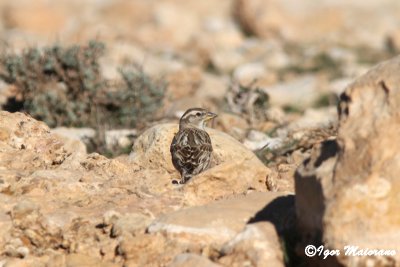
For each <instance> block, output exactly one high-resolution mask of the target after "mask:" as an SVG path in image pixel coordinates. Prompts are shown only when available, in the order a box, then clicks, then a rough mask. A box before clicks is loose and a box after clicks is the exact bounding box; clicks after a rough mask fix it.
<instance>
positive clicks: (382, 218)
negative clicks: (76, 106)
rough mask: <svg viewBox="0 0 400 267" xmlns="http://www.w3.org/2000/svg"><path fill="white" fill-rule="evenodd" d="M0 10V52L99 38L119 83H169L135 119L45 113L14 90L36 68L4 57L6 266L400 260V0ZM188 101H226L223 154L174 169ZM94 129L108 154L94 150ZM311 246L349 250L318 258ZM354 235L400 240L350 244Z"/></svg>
mask: <svg viewBox="0 0 400 267" xmlns="http://www.w3.org/2000/svg"><path fill="white" fill-rule="evenodd" d="M0 10H1V12H0V33H1V34H0V39H1V42H0V47H1V48H2V55H4V54H7V53H10V51H12V52H15V53H17V54H18V53H22V52H23V51H24V50H26V49H27V48H28V47H32V46H35V47H38V48H43V47H48V46H51V45H53V44H54V43H58V44H60V45H62V46H69V45H74V44H79V45H80V44H82V45H85V44H87V43H88V40H91V39H96V40H97V41H101V42H103V43H104V44H105V47H106V53H105V55H104V56H103V57H101V58H100V62H99V68H100V75H101V77H103V78H104V80H105V81H107V83H106V84H107V86H108V90H109V91H110V92H113V90H115V88H116V87H115V85H116V84H120V83H121V77H120V75H119V72H118V70H119V69H120V67H121V66H131V65H139V66H140V68H141V70H143V72H145V73H146V75H149V76H146V77H151V78H152V79H153V78H154V79H162V80H163V81H165V84H166V88H165V95H164V96H163V99H162V102H161V103H162V104H160V105H159V106H158V110H157V111H156V112H154V115H153V113H152V114H145V115H146V116H144V118H145V119H146V120H145V121H144V122H143V121H142V122H141V124H140V125H139V124H138V126H137V127H135V128H124V127H115V128H107V129H104V128H105V127H103V128H101V127H89V126H88V125H83V126H86V127H84V128H82V127H81V128H74V127H67V126H66V125H63V124H62V123H61V124H57V125H55V126H56V127H53V128H50V127H49V126H48V125H46V123H44V122H41V121H40V119H39V118H33V117H31V116H30V115H29V114H26V113H24V111H25V110H23V109H17V107H18V106H17V105H16V104H15V103H18V102H21V103H23V101H26V99H24V94H23V89H24V88H23V86H21V84H22V85H25V86H28V87H29V85H30V83H29V81H34V80H35V79H38V77H36V76H34V75H33V76H32V75H30V76H29V75H28V76H23V77H28V78H29V80H28V81H25V80H23V81H20V80H18V81H17V82H12V80H10V79H7V77H8V76H7V75H5V73H8V72H10V69H12V66H14V65H13V64H17V63H18V62H17V63H15V62H14V63H13V62H11V63H10V62H8V61H4V60H0V63H1V64H0V105H1V106H2V107H3V111H0V198H1V200H0V266H4V267H6V266H7V267H10V266H49V267H50V266H60V267H61V266H71V267H72V266H87V267H89V266H126V267H128V266H173V267H178V266H179V267H183V266H198V267H201V266H238V267H239V266H240V267H241V266H257V267H258V266H259V267H261V266H400V243H399V240H400V237H399V233H400V217H399V216H400V215H399V213H398V210H399V208H400V207H399V203H400V199H399V186H400V183H399V181H398V178H397V177H398V175H397V174H398V173H399V172H400V170H399V166H400V162H399V161H400V156H399V152H398V151H399V150H400V148H398V146H399V145H396V144H398V143H399V142H398V140H397V139H398V138H399V136H400V130H399V129H400V127H399V124H400V108H399V107H400V91H399V90H400V89H399V86H398V85H399V84H400V78H399V75H398V73H399V71H400V58H399V57H396V54H397V53H398V52H399V51H400V30H399V27H398V25H400V17H399V16H398V14H399V12H400V4H399V3H398V2H397V1H394V0H383V1H379V2H376V1H365V0H364V1H361V0H356V1H352V2H351V3H349V2H348V1H342V0H339V1H338V0H336V1H333V0H332V1H331V0H324V1H318V2H317V3H316V2H315V1H312V0H310V1H302V2H301V3H300V2H299V1H294V0H284V1H272V0H271V1H270V0H268V1H265V0H220V1H197V0H188V1H178V0H159V1H141V0H134V1H123V0H116V1H107V0H106V1H104V0H101V1H100V0H90V1H85V2H84V3H82V1H75V0H74V1H67V0H65V1H64V0H63V1H57V2H49V1H44V0H43V1H42V0H40V1H29V0H16V1H12V2H11V1H1V0H0ZM386 60H388V61H386ZM378 63H380V64H378ZM18 64H19V63H18ZM24 64H25V65H29V61H28V62H22V66H24ZM377 64H378V65H377ZM65 73H67V72H65ZM65 73H64V74H65ZM14 74H15V73H14ZM14 74H13V75H14ZM67 74H68V73H67ZM15 75H18V74H15ZM8 78H9V77H8ZM42 85H43V86H44V87H45V89H46V90H47V89H48V88H50V89H49V90H61V91H63V90H65V88H67V87H68V83H66V82H65V81H61V82H60V81H58V82H57V83H56V84H55V83H51V82H46V83H43V82H42ZM54 88H56V89H54ZM25 97H26V95H25ZM83 99H85V100H87V99H89V100H93V99H90V97H87V96H86V97H84V98H83ZM50 100H51V99H50V98H49V99H48V101H49V102H50ZM88 102H90V101H86V104H87V103H88ZM121 103H122V102H121ZM124 103H125V102H124ZM56 104H57V105H60V106H62V105H61V104H59V103H56ZM57 105H56V106H57ZM194 106H201V107H205V108H207V109H209V110H211V111H213V112H216V113H218V115H219V116H218V118H217V119H216V120H215V121H214V122H213V123H212V125H210V128H209V129H207V131H208V132H209V134H210V136H211V139H212V142H213V147H214V155H213V160H214V162H213V166H214V167H212V168H211V169H209V170H207V171H205V172H203V173H201V174H199V175H197V176H196V177H194V178H193V179H192V180H191V181H189V182H188V183H187V184H185V185H175V184H173V183H172V180H174V179H177V178H178V176H179V175H178V172H177V171H176V170H175V169H174V167H173V165H172V162H171V157H170V152H169V145H170V143H171V140H172V137H173V135H174V133H175V132H176V131H177V121H178V119H179V117H180V116H181V115H182V113H183V112H184V111H185V110H186V109H187V108H189V107H194ZM7 110H8V111H7ZM9 111H22V112H9ZM57 112H59V110H58V107H57V109H55V110H54V113H55V114H56V113H57ZM78 117H79V116H78ZM43 118H45V116H43ZM115 120H116V121H117V118H116V119H115ZM114 125H115V123H114ZM99 129H102V130H103V131H101V133H100V131H99ZM99 134H101V135H102V140H103V141H104V144H103V148H102V149H99V147H97V149H98V151H107V154H105V153H104V154H103V155H102V154H99V153H91V151H92V150H96V147H93V146H94V144H97V145H98V143H96V142H97V138H98V136H99ZM108 152H110V153H108ZM111 152H113V153H111ZM310 244H311V245H314V246H316V247H318V246H320V245H323V246H324V248H325V250H324V251H325V252H326V251H328V252H329V251H333V250H340V251H341V253H340V255H336V256H329V257H327V258H326V259H323V256H324V255H323V254H322V255H320V256H315V257H306V256H305V254H304V253H305V252H304V248H305V247H306V246H307V245H310ZM346 245H354V246H359V248H360V249H361V248H363V249H366V248H368V249H378V250H379V249H386V250H397V254H395V255H391V256H371V255H370V256H345V255H344V251H343V248H344V246H346Z"/></svg>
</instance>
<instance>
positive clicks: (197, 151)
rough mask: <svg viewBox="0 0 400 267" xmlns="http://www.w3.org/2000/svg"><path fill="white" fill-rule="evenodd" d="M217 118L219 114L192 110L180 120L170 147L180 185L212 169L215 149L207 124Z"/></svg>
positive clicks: (196, 109)
mask: <svg viewBox="0 0 400 267" xmlns="http://www.w3.org/2000/svg"><path fill="white" fill-rule="evenodd" d="M215 117H217V114H215V113H212V112H209V111H207V110H205V109H202V108H191V109H188V110H187V111H186V112H185V113H184V114H183V115H182V117H181V118H180V120H179V130H178V132H177V133H176V134H175V136H174V138H173V140H172V143H171V146H170V152H171V156H172V163H173V165H174V167H175V169H176V170H177V171H179V173H180V175H181V179H180V181H179V184H185V183H186V182H187V181H189V180H190V179H191V178H192V177H193V176H194V175H197V174H199V173H201V172H203V171H205V170H207V169H208V168H209V167H210V165H211V155H212V152H213V147H212V143H211V138H210V136H209V135H208V133H207V132H206V130H205V124H206V123H207V122H208V121H210V120H212V119H214V118H215ZM173 183H177V181H173Z"/></svg>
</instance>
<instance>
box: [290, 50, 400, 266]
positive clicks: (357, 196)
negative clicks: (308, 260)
mask: <svg viewBox="0 0 400 267" xmlns="http://www.w3.org/2000/svg"><path fill="white" fill-rule="evenodd" d="M399 71H400V57H396V58H394V59H392V60H390V61H386V62H383V63H381V64H379V65H377V66H376V67H374V68H373V69H371V70H370V71H369V72H368V73H366V74H365V75H363V76H361V77H360V78H358V79H357V80H356V81H354V82H353V83H352V84H351V85H349V86H348V87H347V89H346V91H345V92H344V93H343V94H342V95H341V101H340V103H339V130H338V137H337V140H336V141H335V140H331V141H328V142H325V143H322V144H321V146H320V148H318V149H316V150H315V151H314V153H313V155H312V156H311V158H310V159H309V160H306V161H305V162H304V164H303V166H301V167H300V168H299V169H298V172H297V175H296V203H297V204H296V207H297V215H298V222H299V227H300V229H302V230H301V233H302V236H303V241H304V242H305V243H307V242H308V243H310V242H312V243H314V244H315V243H318V242H319V243H321V242H322V243H324V244H326V246H328V247H329V248H331V249H342V253H341V255H340V256H339V257H338V258H337V260H338V261H339V262H340V263H341V264H344V265H345V266H365V264H367V262H368V264H372V265H374V266H388V265H386V264H388V262H392V263H391V264H392V266H395V265H398V264H399V262H400V256H399V255H398V254H396V255H395V256H387V257H382V256H380V257H379V256H376V257H374V256H372V257H354V256H353V257H352V256H347V257H346V256H344V251H343V248H344V246H346V245H354V246H358V247H359V248H360V249H362V248H369V249H389V250H393V249H395V250H397V251H399V249H400V242H399V240H400V239H399V232H400V226H399V224H398V223H397V222H399V221H400V214H399V213H398V212H395V211H397V210H399V209H400V206H399V205H400V204H399V203H400V202H399V201H398V195H399V190H400V188H399V183H398V173H399V172H400V157H399V150H400V146H399V144H400V143H399V142H398V139H399V136H400V131H399V127H398V125H399V122H400V109H399V106H400V90H399V87H398V86H397V85H398V84H399V83H400V78H399V76H398V75H397V73H398V72H399ZM366 233H368V234H366ZM309 234H311V235H309ZM321 237H322V238H321Z"/></svg>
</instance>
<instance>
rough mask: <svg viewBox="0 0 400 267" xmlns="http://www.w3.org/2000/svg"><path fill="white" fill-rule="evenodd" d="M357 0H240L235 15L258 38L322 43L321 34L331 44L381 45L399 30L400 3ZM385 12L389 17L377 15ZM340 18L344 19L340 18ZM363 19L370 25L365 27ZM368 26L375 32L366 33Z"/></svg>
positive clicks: (244, 27) (247, 30)
mask: <svg viewBox="0 0 400 267" xmlns="http://www.w3.org/2000/svg"><path fill="white" fill-rule="evenodd" d="M367 2H368V3H366V1H363V0H356V1H352V3H351V5H349V4H348V1H345V0H339V1H333V0H326V1H319V2H317V3H316V2H315V1H312V0H307V1H302V2H301V4H300V2H298V1H295V0H283V1H282V0H268V1H265V0H236V1H235V2H234V3H235V4H234V14H235V18H237V20H238V21H239V23H240V25H241V27H242V29H243V30H244V31H245V32H247V33H250V34H254V35H256V36H258V37H261V38H265V39H270V38H283V39H287V40H290V41H294V42H302V43H310V42H318V41H320V40H321V36H324V40H328V42H331V43H342V44H343V43H345V44H347V45H349V46H353V47H356V46H359V45H362V44H368V45H369V46H372V47H381V46H382V44H383V43H382V41H383V39H384V37H386V35H387V34H389V33H391V32H393V31H395V30H396V27H394V25H393V21H397V22H398V21H399V20H398V19H399V18H398V16H397V15H396V14H397V12H398V9H399V3H398V2H396V1H391V0H385V1H382V2H379V4H378V3H377V2H374V1H367ZM376 12H378V13H379V12H382V13H385V14H386V16H385V19H381V18H379V16H374V14H376ZM338 18H340V19H338ZM360 21H365V22H366V24H363V26H361V25H360V24H359V22H360ZM365 27H368V29H370V30H371V32H365V30H364V29H365Z"/></svg>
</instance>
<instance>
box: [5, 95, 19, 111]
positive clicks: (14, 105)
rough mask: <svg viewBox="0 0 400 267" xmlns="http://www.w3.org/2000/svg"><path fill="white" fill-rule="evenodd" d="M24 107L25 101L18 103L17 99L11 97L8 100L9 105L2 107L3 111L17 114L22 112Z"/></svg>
mask: <svg viewBox="0 0 400 267" xmlns="http://www.w3.org/2000/svg"><path fill="white" fill-rule="evenodd" d="M23 107H24V102H23V101H18V100H17V99H16V98H15V97H10V98H8V99H7V103H5V104H4V105H3V106H2V110H5V111H8V112H17V111H21V110H22V108H23Z"/></svg>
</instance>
